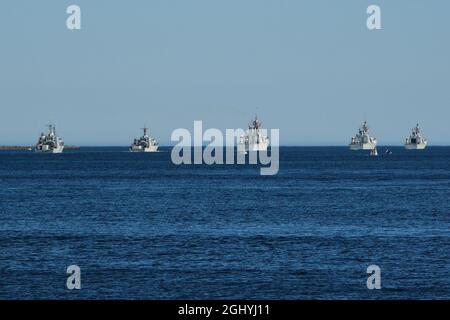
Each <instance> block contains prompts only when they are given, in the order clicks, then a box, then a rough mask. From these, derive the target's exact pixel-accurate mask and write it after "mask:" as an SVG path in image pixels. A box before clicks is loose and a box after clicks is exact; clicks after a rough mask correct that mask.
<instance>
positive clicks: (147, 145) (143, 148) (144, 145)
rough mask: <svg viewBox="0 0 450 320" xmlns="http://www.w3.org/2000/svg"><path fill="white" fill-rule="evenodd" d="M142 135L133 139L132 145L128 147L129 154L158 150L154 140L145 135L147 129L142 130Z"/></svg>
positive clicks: (157, 144)
mask: <svg viewBox="0 0 450 320" xmlns="http://www.w3.org/2000/svg"><path fill="white" fill-rule="evenodd" d="M142 130H144V135H143V136H142V137H140V138H139V139H134V141H133V144H132V145H131V147H130V151H131V152H155V151H157V150H158V146H159V143H158V142H157V141H156V139H154V138H152V137H150V136H149V135H148V134H147V130H148V128H146V127H144V128H142Z"/></svg>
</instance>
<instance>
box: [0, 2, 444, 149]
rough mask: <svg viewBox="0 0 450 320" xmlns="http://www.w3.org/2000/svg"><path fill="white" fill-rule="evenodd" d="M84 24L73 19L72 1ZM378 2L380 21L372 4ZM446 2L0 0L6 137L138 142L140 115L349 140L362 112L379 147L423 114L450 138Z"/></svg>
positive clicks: (160, 130)
mask: <svg viewBox="0 0 450 320" xmlns="http://www.w3.org/2000/svg"><path fill="white" fill-rule="evenodd" d="M70 4H78V5H79V6H80V7H81V9H82V30H80V31H69V30H67V29H66V24H65V22H66V18H67V14H66V12H65V11H66V7H67V6H68V5H70ZM369 4H378V5H380V6H381V9H382V27H383V30H380V31H369V30H367V28H366V17H367V15H366V8H367V6H368V5H369ZM449 13H450V1H447V0H441V1H439V0H432V1H430V0H395V1H381V0H379V1H366V0H341V1H337V0H328V1H325V0H308V1H301V0H271V1H268V0H178V1H174V0H158V1H156V0H142V1H137V0H136V1H125V0H115V1H106V0H95V1H92V0H90V1H88V0H72V1H63V0H40V1H24V0H2V1H1V2H0V40H1V47H0V88H1V91H0V110H1V113H0V145H5V144H24V145H31V144H33V143H35V141H36V139H37V137H38V134H39V133H40V132H41V131H42V130H44V129H45V125H46V124H47V123H48V122H49V121H53V122H55V123H56V125H57V129H58V131H59V133H60V134H61V135H62V136H63V138H64V139H65V141H66V144H77V145H128V144H129V143H130V142H131V141H132V139H133V138H134V137H135V136H138V135H139V134H140V133H141V132H140V128H141V127H142V126H143V124H144V123H145V124H147V126H149V127H150V129H151V134H152V135H154V136H155V137H156V138H157V139H159V140H160V141H161V143H162V144H168V143H169V139H170V134H171V132H172V130H173V129H175V128H179V127H186V128H192V122H193V121H194V120H203V121H204V123H205V125H206V126H208V127H216V128H220V129H224V128H239V127H245V126H246V125H247V123H248V121H249V120H250V118H251V117H252V116H253V114H254V113H255V111H256V110H258V113H259V114H260V115H261V117H262V120H263V123H264V126H265V127H269V128H280V135H281V142H282V144H284V145H344V144H348V143H349V141H350V137H351V136H352V135H353V134H354V133H355V131H356V130H357V127H358V126H359V125H360V122H361V121H362V120H364V118H366V119H367V120H368V121H369V123H370V125H371V127H372V130H373V133H374V135H375V136H377V137H378V139H379V141H380V143H381V144H401V143H403V141H404V139H405V138H406V136H407V135H408V134H409V131H410V129H411V128H412V127H413V126H414V124H415V123H416V121H418V120H419V121H420V122H421V123H422V126H423V130H424V132H425V134H426V136H427V137H428V138H429V140H430V144H435V145H436V144H450V125H449V121H450V120H449V119H450V86H449V84H450V83H449V81H450V18H449Z"/></svg>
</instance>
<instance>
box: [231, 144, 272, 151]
mask: <svg viewBox="0 0 450 320" xmlns="http://www.w3.org/2000/svg"><path fill="white" fill-rule="evenodd" d="M268 146H269V144H268V143H258V144H256V143H255V144H238V147H237V150H238V152H244V153H245V152H255V151H266V150H267V148H268Z"/></svg>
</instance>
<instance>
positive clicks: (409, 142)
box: [405, 124, 428, 150]
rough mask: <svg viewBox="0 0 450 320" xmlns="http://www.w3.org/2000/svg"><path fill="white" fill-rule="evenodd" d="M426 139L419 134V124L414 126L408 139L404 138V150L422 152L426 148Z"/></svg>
mask: <svg viewBox="0 0 450 320" xmlns="http://www.w3.org/2000/svg"><path fill="white" fill-rule="evenodd" d="M427 143H428V141H427V139H425V137H424V136H423V135H422V133H421V132H420V128H419V124H416V127H415V128H413V129H412V132H411V134H410V136H409V137H408V138H406V142H405V148H406V149H408V150H411V149H415V150H423V149H425V148H426V146H427Z"/></svg>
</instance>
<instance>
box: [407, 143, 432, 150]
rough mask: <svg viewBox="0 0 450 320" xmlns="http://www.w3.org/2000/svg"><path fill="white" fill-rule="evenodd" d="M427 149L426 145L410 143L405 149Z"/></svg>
mask: <svg viewBox="0 0 450 320" xmlns="http://www.w3.org/2000/svg"><path fill="white" fill-rule="evenodd" d="M426 147H427V144H426V143H415V144H413V143H409V144H405V149H406V150H423V149H425V148H426Z"/></svg>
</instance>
